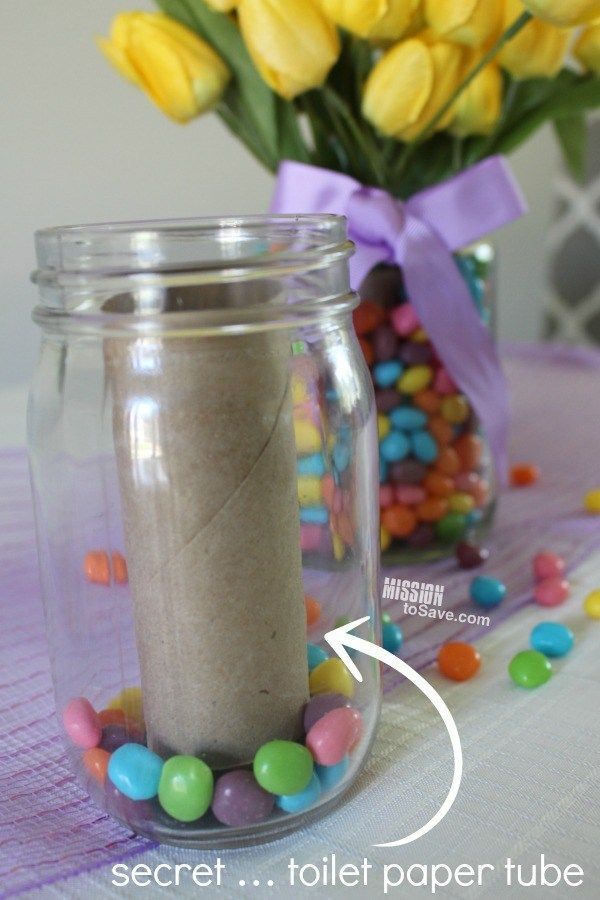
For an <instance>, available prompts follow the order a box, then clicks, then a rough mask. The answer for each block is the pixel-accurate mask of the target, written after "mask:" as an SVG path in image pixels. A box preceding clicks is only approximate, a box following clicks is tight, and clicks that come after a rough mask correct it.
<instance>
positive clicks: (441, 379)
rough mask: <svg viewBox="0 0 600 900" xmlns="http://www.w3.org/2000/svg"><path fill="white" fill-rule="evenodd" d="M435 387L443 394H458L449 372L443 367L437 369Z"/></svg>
mask: <svg viewBox="0 0 600 900" xmlns="http://www.w3.org/2000/svg"><path fill="white" fill-rule="evenodd" d="M433 388H434V390H435V391H436V392H437V393H438V394H442V396H447V395H448V394H456V393H457V390H458V388H457V387H456V385H455V384H454V382H453V381H452V379H451V378H450V376H449V374H448V372H447V371H446V369H444V368H443V367H442V368H441V369H438V371H437V374H436V376H435V381H434V382H433Z"/></svg>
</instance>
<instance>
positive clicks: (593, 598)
mask: <svg viewBox="0 0 600 900" xmlns="http://www.w3.org/2000/svg"><path fill="white" fill-rule="evenodd" d="M583 609H584V612H585V614H586V616H589V618H590V619H600V588H597V589H596V590H594V591H590V593H589V594H588V595H587V597H586V598H585V600H584V601H583Z"/></svg>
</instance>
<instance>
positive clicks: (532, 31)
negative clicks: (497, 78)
mask: <svg viewBox="0 0 600 900" xmlns="http://www.w3.org/2000/svg"><path fill="white" fill-rule="evenodd" d="M566 2H567V0H565V3H566ZM505 4H506V5H505V10H504V27H505V28H507V27H508V26H509V25H510V24H511V23H512V22H514V21H515V19H517V17H518V16H519V15H520V14H521V12H522V11H523V4H522V3H521V2H520V0H505ZM569 40H570V32H569V31H566V30H565V29H564V28H556V27H555V26H554V25H550V24H549V23H548V22H542V21H541V20H540V19H532V20H531V21H530V22H528V23H527V25H525V27H524V28H522V29H521V31H519V33H518V34H516V35H515V36H514V38H512V39H511V40H510V41H509V42H508V43H507V44H505V46H504V47H503V48H502V50H501V51H500V53H499V54H498V62H499V63H500V65H501V66H502V68H503V69H506V71H507V72H509V74H510V75H512V76H513V78H518V79H527V78H553V77H554V76H555V75H556V74H557V72H558V71H559V70H560V68H561V66H562V64H563V62H564V59H565V56H566V54H567V49H568V46H569Z"/></svg>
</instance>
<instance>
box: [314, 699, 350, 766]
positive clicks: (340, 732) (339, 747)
mask: <svg viewBox="0 0 600 900" xmlns="http://www.w3.org/2000/svg"><path fill="white" fill-rule="evenodd" d="M361 731H362V716H361V714H360V713H359V711H358V710H357V709H352V708H350V707H347V706H344V707H339V708H338V709H332V710H331V712H328V713H326V714H325V715H324V716H322V718H320V719H319V720H318V721H317V722H315V724H314V725H313V727H312V728H311V729H310V731H309V732H308V734H307V735H306V746H307V747H308V749H309V750H310V752H311V753H312V755H313V757H314V758H315V761H316V762H317V763H318V764H319V765H320V766H336V765H337V764H338V763H339V762H341V761H342V759H343V758H344V756H346V754H347V753H348V752H349V751H350V750H351V749H352V748H353V747H354V745H355V744H356V743H357V741H358V739H359V737H360V734H361Z"/></svg>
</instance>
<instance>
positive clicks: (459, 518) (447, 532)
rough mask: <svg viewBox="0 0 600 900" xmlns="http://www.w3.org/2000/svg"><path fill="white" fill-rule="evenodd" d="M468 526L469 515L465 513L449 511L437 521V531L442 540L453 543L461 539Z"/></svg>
mask: <svg viewBox="0 0 600 900" xmlns="http://www.w3.org/2000/svg"><path fill="white" fill-rule="evenodd" d="M466 527H467V517H466V516H465V515H463V513H453V512H451V513H447V514H446V515H445V516H443V517H442V518H441V519H440V520H439V522H436V526H435V533H436V535H437V537H438V538H439V540H440V541H443V542H444V543H445V544H451V543H453V542H454V541H458V540H460V538H461V537H462V536H463V534H464V533H465V530H466Z"/></svg>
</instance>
